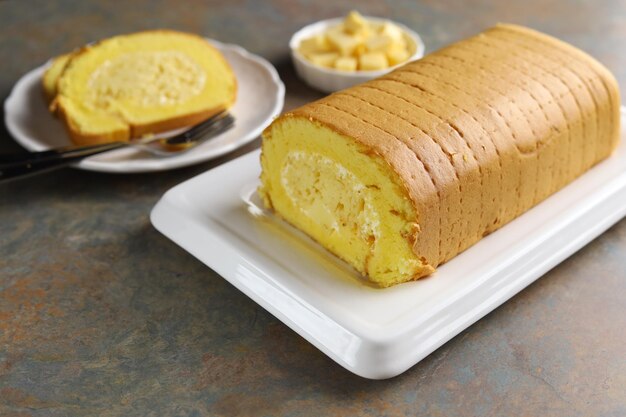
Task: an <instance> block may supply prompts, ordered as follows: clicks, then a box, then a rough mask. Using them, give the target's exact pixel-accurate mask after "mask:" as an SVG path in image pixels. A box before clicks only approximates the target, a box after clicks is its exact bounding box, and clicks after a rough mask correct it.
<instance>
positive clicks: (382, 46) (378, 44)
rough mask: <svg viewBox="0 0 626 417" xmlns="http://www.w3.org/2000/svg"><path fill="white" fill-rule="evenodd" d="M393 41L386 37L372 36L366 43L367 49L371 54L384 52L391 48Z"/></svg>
mask: <svg viewBox="0 0 626 417" xmlns="http://www.w3.org/2000/svg"><path fill="white" fill-rule="evenodd" d="M392 43H393V40H392V39H391V38H390V37H389V36H386V35H376V36H372V37H371V38H369V39H368V40H366V41H365V48H366V49H367V50H368V51H370V52H384V51H386V50H387V49H389V48H390V47H391V45H392Z"/></svg>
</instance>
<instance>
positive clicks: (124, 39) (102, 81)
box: [44, 30, 237, 144]
mask: <svg viewBox="0 0 626 417" xmlns="http://www.w3.org/2000/svg"><path fill="white" fill-rule="evenodd" d="M61 64H62V59H61V58H59V59H57V60H55V61H54V62H53V65H52V67H51V68H50V69H49V71H48V72H47V73H46V75H45V76H44V89H45V90H46V91H47V92H49V93H52V94H54V93H56V97H55V99H54V103H53V107H54V109H55V110H56V111H57V112H58V114H59V115H60V116H61V119H62V120H63V121H64V122H65V125H66V127H67V130H68V132H69V134H70V137H71V138H72V140H73V141H74V142H76V143H78V144H90V143H98V142H108V141H111V140H129V139H131V138H138V137H141V136H143V135H146V134H151V133H159V132H163V131H167V130H172V129H176V128H180V127H185V126H190V125H193V124H196V123H199V122H200V121H202V120H204V119H207V118H208V117H210V116H212V115H214V114H216V113H219V112H221V111H223V110H226V109H228V108H229V107H231V106H232V105H233V103H234V101H235V97H236V90H237V83H236V79H235V76H234V74H233V72H232V70H231V68H230V66H229V65H228V63H227V62H226V60H225V59H224V57H223V56H222V54H221V53H220V52H219V51H218V50H217V49H216V48H214V47H213V46H212V45H210V44H209V42H208V41H207V40H206V39H204V38H201V37H199V36H195V35H191V34H187V33H181V32H176V31H169V30H155V31H146V32H139V33H134V34H130V35H122V36H116V37H113V38H109V39H105V40H103V41H101V42H99V43H96V44H94V45H90V46H86V47H85V48H83V49H82V50H81V51H78V52H76V53H74V54H72V55H71V56H69V57H68V58H67V62H66V64H65V65H63V67H62V68H61V69H60V71H57V69H59V68H60V67H61ZM55 77H57V78H58V79H57V80H56V82H55V80H54V79H55ZM55 88H56V90H55Z"/></svg>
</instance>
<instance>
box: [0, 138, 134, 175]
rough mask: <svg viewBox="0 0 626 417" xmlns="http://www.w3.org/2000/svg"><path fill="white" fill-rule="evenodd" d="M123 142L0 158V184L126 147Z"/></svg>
mask: <svg viewBox="0 0 626 417" xmlns="http://www.w3.org/2000/svg"><path fill="white" fill-rule="evenodd" d="M126 145H127V144H126V143H123V142H114V143H107V144H102V145H94V146H87V147H80V148H71V149H67V150H63V151H58V150H51V151H42V152H31V153H26V154H19V155H10V156H4V155H3V156H2V157H0V182H2V181H8V180H12V179H17V178H22V177H26V176H29V175H32V174H36V173H39V172H42V171H49V170H53V169H57V168H62V167H64V166H67V165H69V164H72V163H74V162H78V161H80V160H81V159H83V158H86V157H88V156H92V155H96V154H99V153H102V152H107V151H110V150H112V149H117V148H121V147H124V146H126Z"/></svg>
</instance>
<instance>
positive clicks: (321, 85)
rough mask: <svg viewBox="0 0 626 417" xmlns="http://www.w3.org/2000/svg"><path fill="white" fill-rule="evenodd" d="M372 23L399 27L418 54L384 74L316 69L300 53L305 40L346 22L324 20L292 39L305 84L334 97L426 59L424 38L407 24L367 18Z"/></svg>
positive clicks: (297, 71) (380, 71) (379, 72)
mask: <svg viewBox="0 0 626 417" xmlns="http://www.w3.org/2000/svg"><path fill="white" fill-rule="evenodd" d="M363 17H364V18H365V19H367V20H368V21H370V22H374V23H385V22H391V23H393V24H395V25H397V26H398V27H399V28H400V29H402V32H403V34H404V36H405V38H406V40H407V41H408V42H409V45H411V44H412V45H411V46H412V47H414V53H413V55H411V57H410V58H409V59H408V60H407V61H405V62H402V63H400V64H398V65H395V66H393V67H389V68H385V69H383V70H378V71H354V72H348V71H340V70H336V69H332V68H324V67H320V66H317V65H314V64H313V63H311V62H310V61H308V60H307V59H306V58H305V57H304V56H302V54H300V52H299V51H298V47H299V46H300V42H302V41H303V40H304V39H307V38H310V37H312V36H315V35H317V34H320V33H322V32H324V31H326V29H328V28H330V27H333V26H337V25H339V24H340V23H341V22H342V21H343V19H344V18H343V17H338V18H334V19H327V20H321V21H319V22H316V23H313V24H310V25H308V26H305V27H303V28H302V29H300V30H299V31H297V32H296V33H294V35H293V36H292V37H291V40H290V41H289V48H290V49H291V59H292V61H293V65H294V67H295V68H296V73H297V74H298V76H299V77H300V78H302V80H304V82H306V83H307V84H309V85H310V86H311V87H313V88H315V89H318V90H320V91H323V92H325V93H332V92H334V91H338V90H343V89H344V88H348V87H352V86H353V85H356V84H360V83H363V82H365V81H368V80H371V79H374V78H376V77H380V76H381V75H384V74H386V73H388V72H389V71H392V70H394V69H396V68H397V67H399V66H402V65H404V64H406V63H407V62H410V61H415V60H416V59H420V58H421V57H423V56H424V42H422V38H420V36H419V35H418V34H417V33H416V32H414V31H413V30H411V29H409V28H408V27H406V26H404V25H403V24H400V23H397V22H394V21H391V20H389V19H383V18H379V17H370V16H363Z"/></svg>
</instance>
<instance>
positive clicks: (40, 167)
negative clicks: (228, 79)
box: [0, 112, 235, 182]
mask: <svg viewBox="0 0 626 417" xmlns="http://www.w3.org/2000/svg"><path fill="white" fill-rule="evenodd" d="M234 123H235V118H234V117H233V116H232V115H230V114H229V113H228V112H222V113H219V114H217V115H215V116H212V117H210V118H209V119H207V120H205V121H203V122H201V123H199V124H197V125H195V126H193V127H192V128H191V129H189V130H186V131H185V132H183V133H180V134H178V135H176V136H172V137H170V138H165V139H163V138H155V137H147V138H142V139H136V140H131V141H129V142H110V143H104V144H100V145H91V146H66V147H63V148H56V149H50V150H47V151H41V152H29V153H21V154H15V155H0V182H1V181H6V180H9V179H16V178H21V177H25V176H29V175H33V174H37V173H40V172H44V171H49V170H52V169H57V168H61V167H64V166H67V165H70V164H73V163H75V162H78V161H80V160H81V159H83V158H86V157H88V156H92V155H97V154H99V153H102V152H108V151H111V150H113V149H119V148H124V147H128V146H132V147H135V148H138V149H142V150H145V151H147V152H150V153H152V154H154V155H157V156H160V157H167V156H171V155H178V154H180V153H182V152H186V151H188V150H190V149H192V148H194V147H195V146H197V145H199V144H200V143H202V142H204V141H206V140H208V139H211V138H213V137H215V136H217V135H218V134H220V133H223V132H225V131H227V130H228V129H230V128H231V127H232V126H233V125H234Z"/></svg>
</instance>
